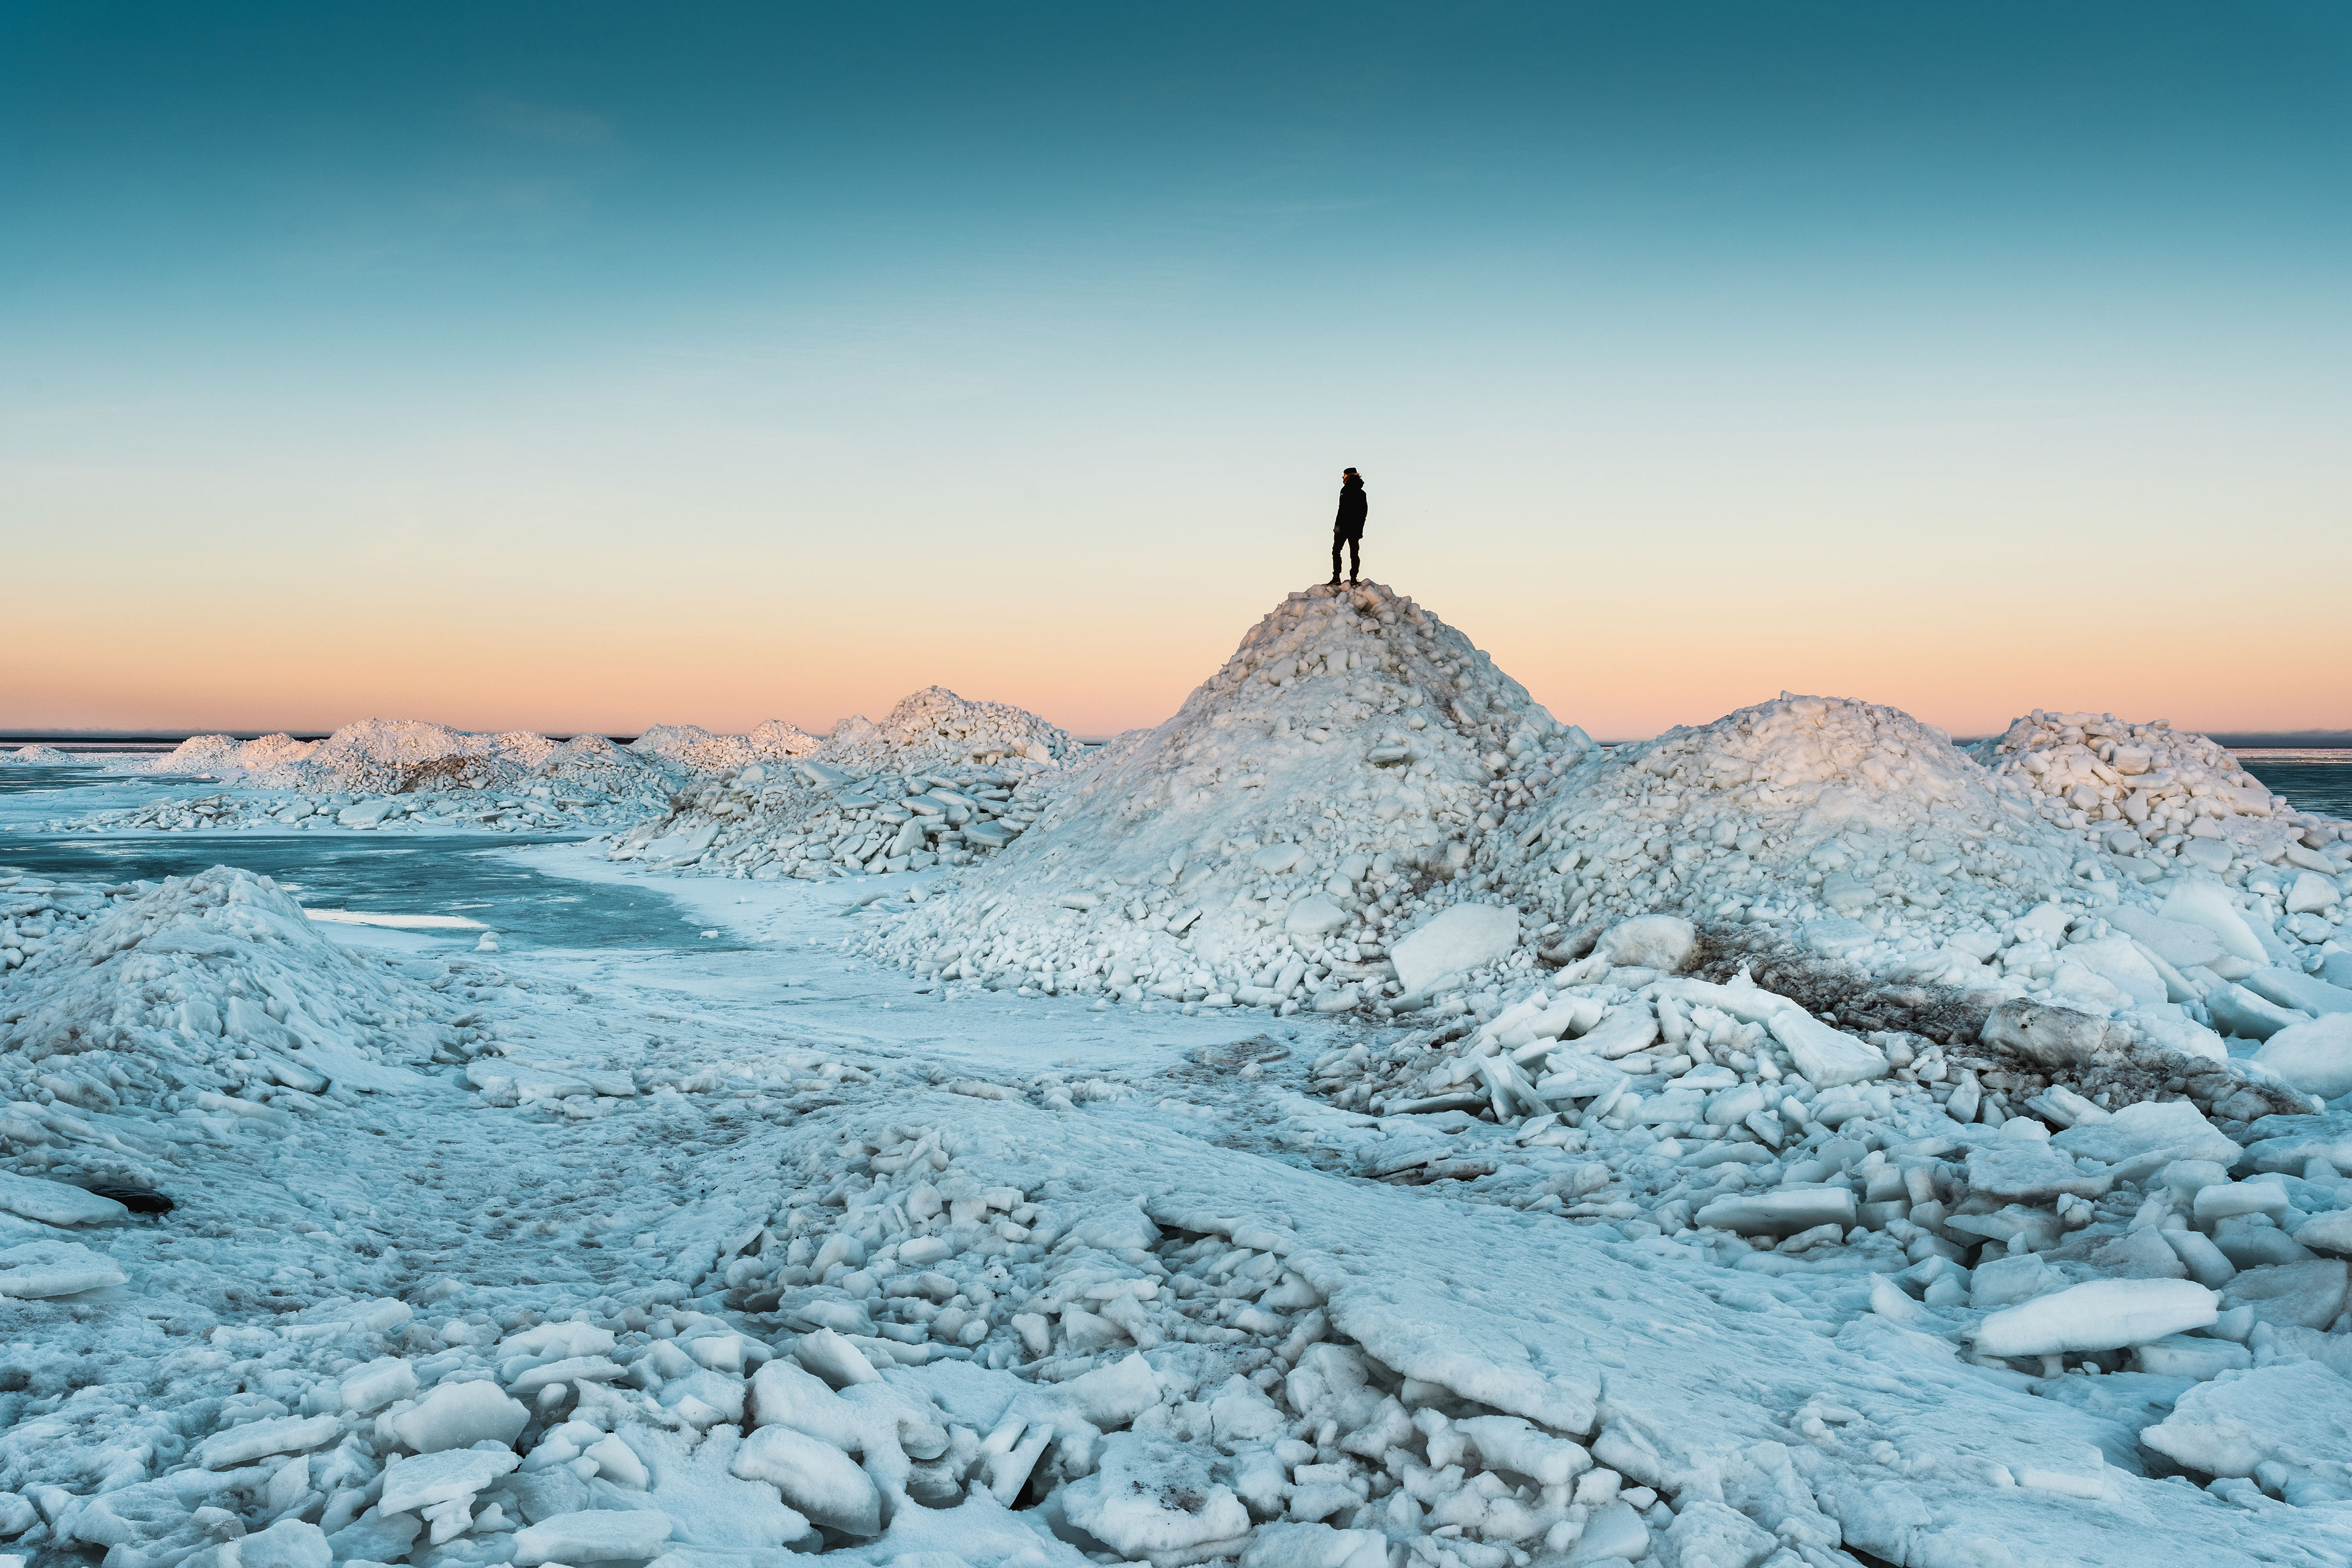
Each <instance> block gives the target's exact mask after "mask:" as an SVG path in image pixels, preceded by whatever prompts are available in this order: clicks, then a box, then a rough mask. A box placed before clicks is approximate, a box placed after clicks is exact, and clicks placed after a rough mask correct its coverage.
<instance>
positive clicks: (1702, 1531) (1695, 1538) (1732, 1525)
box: [1666, 1498, 1780, 1568]
mask: <svg viewBox="0 0 2352 1568" xmlns="http://www.w3.org/2000/svg"><path fill="white" fill-rule="evenodd" d="M1666 1542H1667V1544H1668V1545H1669V1546H1671V1547H1672V1548H1673V1549H1674V1552H1675V1557H1676V1559H1677V1560H1678V1561H1679V1562H1681V1563H1684V1564H1685V1568H1698V1565H1699V1564H1701V1563H1706V1564H1708V1565H1709V1568H1755V1565H1756V1564H1757V1563H1761V1562H1763V1561H1764V1559H1766V1558H1767V1557H1769V1556H1770V1555H1772V1553H1773V1552H1775V1551H1776V1550H1778V1549H1779V1547H1780V1540H1779V1538H1778V1537H1776V1536H1774V1535H1773V1534H1772V1533H1771V1532H1770V1531H1767V1530H1765V1529H1764V1528H1763V1527H1761V1526H1760V1525H1759V1524H1757V1522H1756V1521H1754V1520H1751V1519H1749V1518H1748V1516H1747V1515H1746V1514H1744V1513H1741V1512H1740V1511H1739V1510H1738V1509H1735V1508H1729V1507H1727V1506H1725V1505H1724V1504H1722V1503H1719V1502H1717V1501H1715V1500H1713V1499H1711V1498H1699V1499H1696V1500H1692V1501H1689V1502H1686V1503H1685V1504H1684V1505H1683V1510H1682V1511H1681V1512H1680V1513H1678V1514H1676V1515H1675V1521H1674V1523H1672V1524H1670V1525H1668V1526H1667V1527H1666Z"/></svg>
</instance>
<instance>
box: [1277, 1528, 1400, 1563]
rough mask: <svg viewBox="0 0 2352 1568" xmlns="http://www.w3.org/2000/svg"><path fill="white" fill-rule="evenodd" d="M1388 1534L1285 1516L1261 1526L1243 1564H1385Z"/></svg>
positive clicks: (1386, 1560)
mask: <svg viewBox="0 0 2352 1568" xmlns="http://www.w3.org/2000/svg"><path fill="white" fill-rule="evenodd" d="M1387 1563H1388V1538H1387V1537H1386V1536H1384V1535H1382V1534H1381V1532H1380V1531H1376V1530H1334V1529H1333V1528H1331V1526H1329V1525H1328V1524H1306V1523H1301V1522H1300V1521H1297V1520H1283V1521H1277V1522H1276V1523H1273V1524H1269V1525H1265V1526H1263V1527H1261V1528H1260V1529H1259V1530H1258V1531H1255V1533H1254V1534H1252V1535H1251V1537H1250V1543H1249V1546H1248V1547H1247V1549H1246V1550H1244V1552H1242V1568H1386V1564H1387Z"/></svg>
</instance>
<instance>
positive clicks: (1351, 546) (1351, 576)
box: [1331, 530, 1364, 583]
mask: <svg viewBox="0 0 2352 1568" xmlns="http://www.w3.org/2000/svg"><path fill="white" fill-rule="evenodd" d="M1342 544H1344V545H1346V546H1347V547H1348V581H1349V582H1350V583H1352V582H1354V581H1355V580H1356V576H1357V574H1358V573H1360V572H1361V571H1362V570H1363V564H1364V536H1363V535H1362V534H1360V533H1341V532H1339V531H1337V530H1334V531H1332V534H1331V581H1333V582H1334V583H1337V582H1338V581H1339V546H1341V545H1342Z"/></svg>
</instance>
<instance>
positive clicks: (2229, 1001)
mask: <svg viewBox="0 0 2352 1568" xmlns="http://www.w3.org/2000/svg"><path fill="white" fill-rule="evenodd" d="M2205 1006H2206V1010H2207V1011H2208V1012H2210V1013H2211V1014H2212V1015H2213V1023H2214V1025H2215V1026H2216V1027H2218V1028H2220V1029H2221V1031H2222V1032H2223V1033H2225V1034H2230V1035H2235V1036H2236V1037H2238V1038H2240V1039H2242V1040H2267V1039H2269V1038H2270V1037H2272V1036H2273V1035H2275V1034H2277V1033H2278V1032H2279V1031H2280V1030H2281V1029H2289V1028H2293V1027H2294V1026H2295V1025H2297V1024H2304V1023H2308V1022H2310V1016H2309V1015H2308V1014H2306V1013H2304V1012H2303V1011H2301V1010H2300V1009H2298V1008H2294V1007H2282V1006H2280V1005H2278V1004H2277V1003H2275V1002H2273V1001H2272V1000H2271V999H2270V998H2269V997H2267V996H2263V995H2260V994H2256V993H2254V992H2252V991H2249V990H2247V989H2246V988H2245V987H2244V986H2242V985H2238V984H2223V985H2217V986H2215V987H2214V988H2213V989H2212V990H2210V991H2209V992H2207V993H2206V994H2205Z"/></svg>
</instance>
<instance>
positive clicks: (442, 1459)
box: [376, 1448, 522, 1513]
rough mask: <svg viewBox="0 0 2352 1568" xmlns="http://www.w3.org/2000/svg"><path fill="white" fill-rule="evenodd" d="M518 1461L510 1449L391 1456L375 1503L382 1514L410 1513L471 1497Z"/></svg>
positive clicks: (518, 1456) (518, 1462) (448, 1450)
mask: <svg viewBox="0 0 2352 1568" xmlns="http://www.w3.org/2000/svg"><path fill="white" fill-rule="evenodd" d="M521 1463H522V1458H521V1457H520V1455H518V1454H517V1453H515V1451H514V1450H513V1449H511V1448H445V1449H443V1450H442V1451H440V1452H439V1453H436V1454H418V1455H416V1456H415V1457H413V1458H395V1459H394V1460H393V1461H392V1462H391V1463H390V1464H388V1465H386V1466H385V1467H384V1471H383V1497H382V1499H381V1500H379V1501H378V1502H377V1504H376V1506H377V1507H378V1508H380V1509H382V1510H383V1511H384V1512H386V1513H410V1512H414V1511H415V1510H417V1509H420V1508H430V1507H432V1506H433V1505H434V1504H435V1503H436V1502H452V1501H455V1500H457V1499H458V1498H467V1497H471V1496H473V1495H474V1494H475V1493H476V1492H478V1491H480V1490H481V1489H483V1488H484V1487H486V1486H488V1485H489V1484H490V1483H491V1482H492V1481H494V1480H497V1479H499V1477H500V1476H503V1475H505V1474H506V1473H507V1472H508V1471H509V1470H511V1469H513V1468H515V1467H516V1466H517V1465H520V1464H521Z"/></svg>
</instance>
